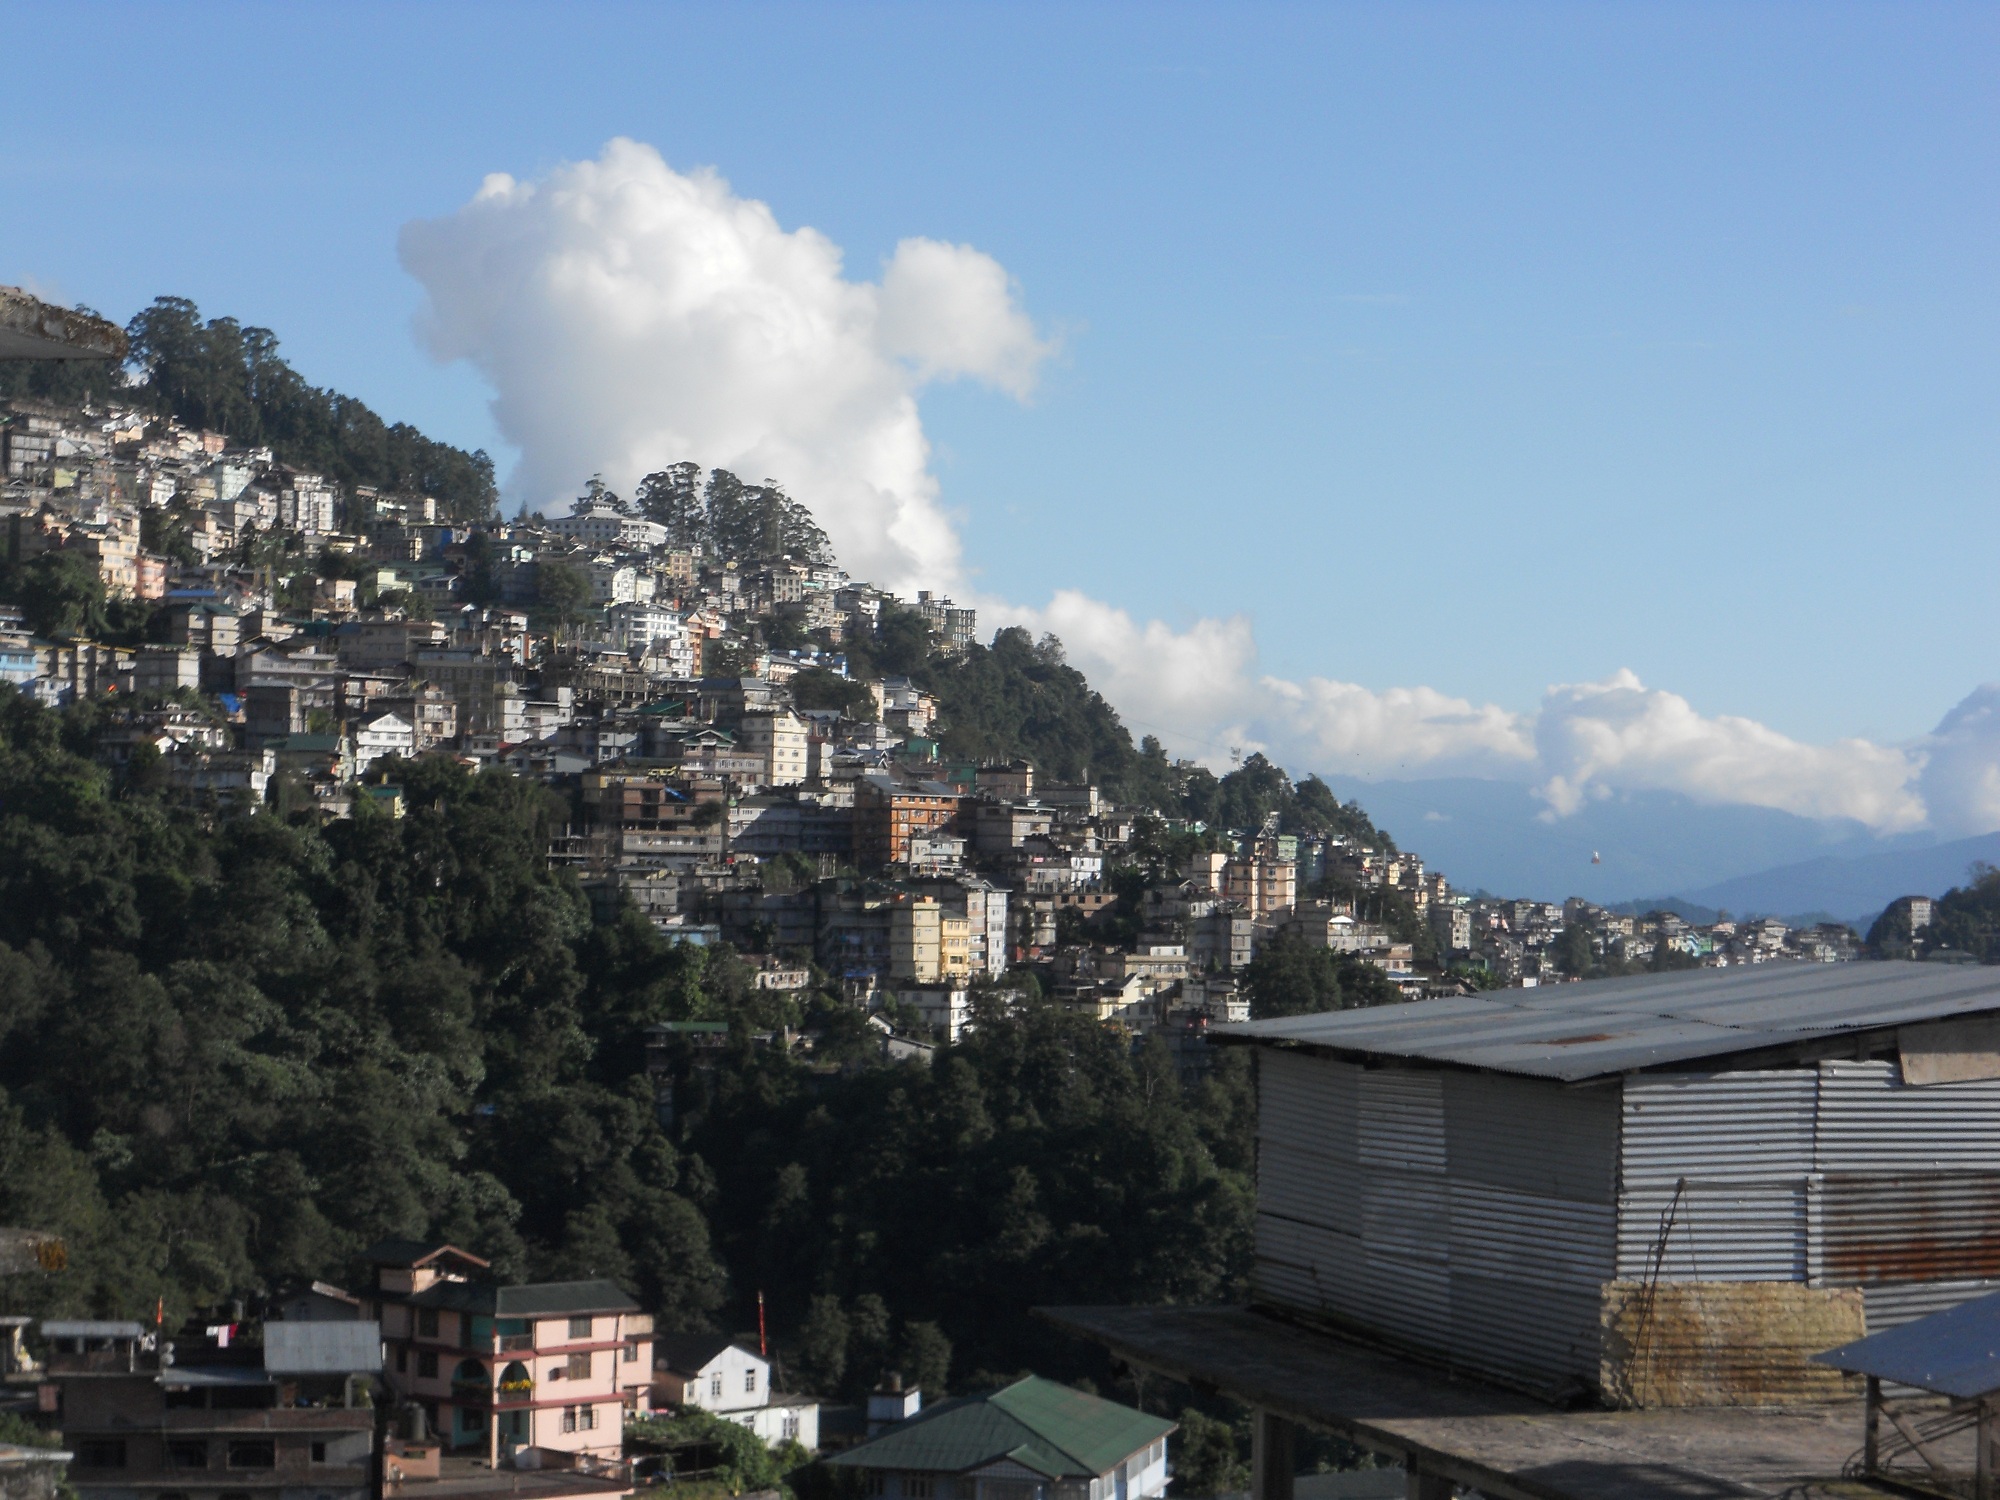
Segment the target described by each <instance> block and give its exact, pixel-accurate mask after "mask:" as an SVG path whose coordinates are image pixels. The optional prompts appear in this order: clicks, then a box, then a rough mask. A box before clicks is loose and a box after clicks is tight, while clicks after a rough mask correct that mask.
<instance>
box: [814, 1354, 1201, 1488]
mask: <svg viewBox="0 0 2000 1500" xmlns="http://www.w3.org/2000/svg"><path fill="white" fill-rule="evenodd" d="M1173 1430H1174V1424H1173V1423H1172V1422H1169V1421H1168V1420H1167V1419H1166V1418H1164V1417H1154V1416H1148V1415H1147V1414H1146V1413H1145V1412H1142V1411H1135V1410H1134V1409H1133V1408H1131V1407H1129V1406H1120V1405H1119V1404H1118V1403H1117V1402H1115V1401H1105V1400H1103V1399H1101V1398H1099V1397H1097V1396H1086V1395H1085V1394H1084V1393H1083V1392H1082V1391H1075V1390H1071V1389H1070V1388H1069V1387H1068V1386H1066V1385H1058V1384H1056V1382H1054V1381H1053V1380H1043V1379H1042V1378H1041V1377H1040V1376H1038V1375H1030V1376H1028V1377H1027V1378H1026V1379H1023V1380H1017V1381H1015V1382H1014V1383H1013V1384H1012V1385H1009V1386H1003V1387H1002V1388H1001V1389H999V1390H997V1391H991V1392H989V1393H987V1394H986V1395H983V1396H962V1397H960V1398H959V1399H958V1400H956V1401H947V1402H945V1403H943V1404H942V1405H940V1406H934V1407H932V1408H931V1409H930V1410H929V1411H927V1412H923V1413H921V1414H920V1415H918V1416H915V1417H912V1418H911V1419H910V1420H909V1421H907V1422H904V1423H901V1424H899V1425H898V1426H895V1427H893V1428H891V1429H890V1430H889V1431H887V1432H885V1433H883V1434H882V1435H881V1436H880V1437H878V1438H874V1439H872V1440H871V1441H869V1442H866V1443H861V1444H858V1445H857V1446H855V1447H853V1448H849V1449H848V1450H847V1451H846V1452H844V1453H840V1454H836V1455H835V1456H834V1457H832V1458H830V1459H828V1460H827V1462H828V1463H830V1464H836V1465H839V1466H841V1467H844V1468H854V1469H899V1470H921V1471H928V1472H932V1473H945V1474H962V1473H965V1472H966V1471H968V1470H971V1469H979V1468H984V1467H985V1466H986V1465H987V1464H991V1463H998V1462H1000V1461H1001V1460H1003V1459H1005V1460H1011V1461H1013V1462H1014V1463H1017V1464H1020V1465H1021V1466H1022V1467H1023V1468H1027V1469H1032V1470H1033V1471H1034V1472H1036V1473H1037V1474H1044V1475H1047V1476H1048V1477H1049V1478H1051V1479H1095V1478H1097V1477H1098V1476H1099V1475H1101V1474H1105V1473H1108V1472H1109V1471H1110V1470H1111V1469H1113V1468H1115V1467H1116V1466H1117V1465H1118V1464H1119V1463H1121V1462H1123V1461H1124V1460H1125V1459H1127V1458H1129V1457H1131V1456H1132V1455H1133V1454H1134V1453H1137V1452H1139V1451H1140V1450H1141V1449H1143V1448H1145V1447H1147V1446H1148V1445H1150V1444H1152V1443H1154V1442H1156V1441H1157V1440H1159V1439H1160V1438H1163V1437H1165V1436H1166V1435H1167V1434H1168V1433H1170V1432H1172V1431H1173Z"/></svg>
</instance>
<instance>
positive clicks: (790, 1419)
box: [784, 1411, 799, 1442]
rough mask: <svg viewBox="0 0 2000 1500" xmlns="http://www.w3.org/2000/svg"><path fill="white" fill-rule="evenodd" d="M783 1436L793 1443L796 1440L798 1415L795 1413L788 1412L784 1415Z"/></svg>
mask: <svg viewBox="0 0 2000 1500" xmlns="http://www.w3.org/2000/svg"><path fill="white" fill-rule="evenodd" d="M784 1436H786V1437H788V1438H790V1439H792V1440H793V1441H794V1442H796V1441H797V1440H798V1436H799V1414H798V1413H797V1412H795V1411H788V1412H786V1413H785V1421H784Z"/></svg>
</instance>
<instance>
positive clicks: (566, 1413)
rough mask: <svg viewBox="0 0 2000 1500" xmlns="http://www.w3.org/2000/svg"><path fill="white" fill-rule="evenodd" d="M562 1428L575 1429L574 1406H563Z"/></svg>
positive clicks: (570, 1430)
mask: <svg viewBox="0 0 2000 1500" xmlns="http://www.w3.org/2000/svg"><path fill="white" fill-rule="evenodd" d="M562 1430H563V1431H564V1432H575V1431H576V1408H575V1407H574V1406H565V1407H564V1408H563V1420H562Z"/></svg>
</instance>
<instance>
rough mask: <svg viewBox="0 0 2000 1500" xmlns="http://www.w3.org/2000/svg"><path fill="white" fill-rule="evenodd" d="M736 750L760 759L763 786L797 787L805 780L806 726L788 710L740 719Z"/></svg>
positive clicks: (776, 710) (756, 714) (772, 711)
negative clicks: (761, 760) (761, 759)
mask: <svg viewBox="0 0 2000 1500" xmlns="http://www.w3.org/2000/svg"><path fill="white" fill-rule="evenodd" d="M736 747H737V749H738V750H740V751H742V752H743V753H745V754H747V755H756V756H761V757H762V758H763V762H764V769H763V781H764V785H765V786H797V785H798V784H799V783H800V782H802V781H804V780H805V779H806V722H805V720H804V719H801V718H800V717H799V716H798V715H797V714H795V713H793V712H792V711H791V710H790V709H789V708H781V709H775V710H771V711H768V712H754V713H746V714H745V715H743V718H742V721H741V723H740V724H739V725H738V726H737V730H736Z"/></svg>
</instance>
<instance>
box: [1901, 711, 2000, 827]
mask: <svg viewBox="0 0 2000 1500" xmlns="http://www.w3.org/2000/svg"><path fill="white" fill-rule="evenodd" d="M1923 751H1924V757H1925V761H1924V768H1923V774H1922V777H1921V779H1920V782H1919V786H1920V788H1921V790H1922V793H1923V798H1924V804H1925V806H1926V808H1927V809H1928V811H1929V813H1930V818H1931V822H1932V823H1933V824H1934V825H1935V826H1936V827H1937V829H1938V831H1939V832H1941V833H1947V834H1953V835H1969V834H1975V833H1988V832H1991V831H1992V830H1993V829H1996V828H2000V682H1988V683H1983V684H1982V685H1980V686H1979V687H1977V688H1974V689H1973V690H1972V692H1970V693H1969V694H1967V695H1966V696H1965V697H1964V698H1963V699H1961V700H1960V701H1959V703H1958V704H1957V706H1956V707H1954V708H1953V709H1952V710H1951V712H1950V713H1948V714H1946V715H1945V716H1944V718H1943V720H1942V721H1941V722H1940V723H1939V724H1938V727H1937V728H1936V729H1935V730H1933V731H1932V732H1931V734H1930V736H1929V737H1928V738H1927V739H1925V740H1924V742H1923Z"/></svg>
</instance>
